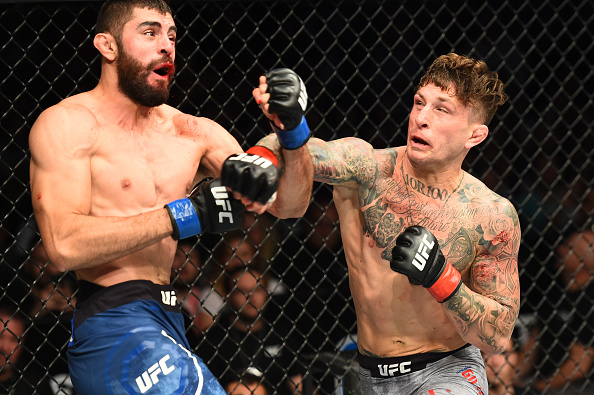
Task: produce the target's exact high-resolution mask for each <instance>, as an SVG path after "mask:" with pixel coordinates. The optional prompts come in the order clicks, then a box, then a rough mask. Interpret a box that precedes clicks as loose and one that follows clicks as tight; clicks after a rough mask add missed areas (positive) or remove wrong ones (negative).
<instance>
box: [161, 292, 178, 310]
mask: <svg viewBox="0 0 594 395" xmlns="http://www.w3.org/2000/svg"><path fill="white" fill-rule="evenodd" d="M161 300H162V301H163V304H166V305H168V306H175V305H176V304H177V296H176V294H175V291H161Z"/></svg>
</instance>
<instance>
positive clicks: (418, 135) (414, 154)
mask: <svg viewBox="0 0 594 395" xmlns="http://www.w3.org/2000/svg"><path fill="white" fill-rule="evenodd" d="M503 87H504V84H503V83H502V82H501V81H500V80H499V78H498V75H497V74H496V73H495V72H492V71H489V70H488V68H487V65H486V64H485V63H484V62H483V61H478V60H475V59H471V58H468V57H465V56H460V55H457V54H453V53H451V54H448V55H444V56H440V57H439V58H437V59H436V60H435V61H434V62H433V64H432V65H431V66H430V67H429V68H428V70H427V71H426V74H425V75H424V76H423V77H422V78H421V81H420V83H419V85H418V86H417V90H416V93H415V95H414V103H413V107H412V110H411V112H410V117H409V123H408V136H407V143H406V146H404V147H397V148H388V149H374V148H373V147H372V146H371V145H370V144H368V143H366V142H365V141H362V140H360V139H357V138H345V139H340V140H336V141H330V142H325V141H322V140H320V139H315V138H314V139H311V140H310V141H309V143H308V144H307V147H308V149H309V152H310V155H311V157H312V161H313V165H314V172H315V174H314V179H315V180H316V181H320V182H326V183H328V184H332V185H333V186H334V200H335V204H336V208H337V209H338V212H339V215H340V226H341V230H342V239H343V243H344V249H345V254H346V259H347V262H348V268H349V275H350V276H349V280H350V287H351V292H352V295H353V300H354V303H355V308H356V312H357V317H358V319H357V329H358V348H359V362H360V366H361V369H360V376H361V392H362V393H363V394H430V395H438V394H446V393H447V394H449V395H452V394H464V395H465V394H486V393H487V387H488V386H487V379H486V373H485V369H484V364H483V360H482V356H481V352H480V351H479V350H481V351H483V352H484V353H485V354H494V353H500V352H502V351H503V350H504V348H505V346H506V344H507V343H508V341H509V339H510V336H511V333H512V328H513V326H514V322H515V321H516V318H517V315H518V310H519V307H520V300H519V299H520V288H519V279H518V268H517V260H518V248H519V243H520V225H519V221H518V217H517V214H516V211H515V209H514V207H513V206H512V205H511V203H510V202H509V201H508V200H506V199H504V198H502V197H501V196H499V195H497V194H496V193H494V192H493V191H491V190H489V189H488V188H487V187H486V186H485V184H483V183H482V182H481V181H480V180H478V179H477V178H475V177H474V176H472V175H470V174H469V173H467V172H465V171H463V170H462V162H463V160H464V158H465V156H466V154H467V153H468V151H469V150H470V149H471V148H472V147H474V146H476V145H478V144H480V143H481V142H482V141H483V140H485V139H486V138H487V135H488V132H489V129H488V127H487V125H488V124H489V122H490V121H491V119H492V118H493V115H494V113H495V111H496V109H497V108H498V107H499V106H500V105H502V104H503V103H504V102H505V101H506V100H507V95H506V94H505V93H504V92H503ZM254 97H255V99H256V101H258V102H259V103H260V104H261V107H262V109H263V111H264V113H265V114H266V116H268V117H269V118H270V119H271V120H272V121H274V120H275V114H274V108H273V107H271V106H270V105H269V103H268V100H269V93H268V86H267V85H266V81H265V79H264V80H262V79H261V85H260V86H259V87H258V89H256V90H255V91H254ZM259 145H266V146H267V147H269V148H271V149H273V150H275V151H278V144H277V143H276V139H275V137H274V136H273V135H271V136H269V137H266V138H265V139H264V141H261V142H260V143H259Z"/></svg>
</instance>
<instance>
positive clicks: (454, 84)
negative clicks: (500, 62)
mask: <svg viewBox="0 0 594 395" xmlns="http://www.w3.org/2000/svg"><path fill="white" fill-rule="evenodd" d="M430 83H431V84H434V85H435V86H437V87H439V88H441V89H443V90H446V91H450V93H451V94H453V95H454V96H456V98H458V100H460V101H461V102H462V103H463V104H464V105H471V106H472V107H473V109H474V111H473V115H472V116H473V117H474V119H473V120H474V121H477V122H481V123H483V124H484V125H488V124H489V123H490V122H491V120H492V119H493V116H494V115H495V112H496V111H497V108H499V106H501V105H502V104H503V103H505V102H506V100H507V99H508V95H507V94H506V93H505V92H503V89H504V87H505V84H504V83H503V82H501V80H499V76H498V74H497V73H496V72H494V71H490V70H489V68H488V67H487V64H486V63H485V62H483V61H482V60H476V59H473V58H470V57H467V56H464V55H458V54H455V53H449V54H447V55H441V56H440V57H438V58H437V59H435V60H434V61H433V63H432V64H431V66H429V68H428V69H427V71H426V72H425V75H424V76H423V77H422V78H421V80H420V82H419V85H418V86H417V90H419V89H420V88H422V87H424V86H425V85H427V84H430Z"/></svg>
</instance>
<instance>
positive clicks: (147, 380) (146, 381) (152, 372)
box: [136, 354, 175, 394]
mask: <svg viewBox="0 0 594 395" xmlns="http://www.w3.org/2000/svg"><path fill="white" fill-rule="evenodd" d="M169 358H170V357H169V354H167V355H165V356H164V357H163V358H161V359H160V360H159V362H157V363H156V364H154V365H153V366H151V367H150V368H148V370H146V371H145V372H143V373H142V375H140V376H138V377H136V384H138V388H139V389H140V392H141V393H143V394H144V393H145V392H146V391H148V390H150V389H151V388H152V387H153V385H155V384H157V383H158V382H159V377H158V376H159V374H161V373H162V374H163V376H167V375H168V374H169V373H171V372H173V371H174V370H175V366H167V364H166V362H167V360H169Z"/></svg>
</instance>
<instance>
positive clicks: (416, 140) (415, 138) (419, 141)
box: [411, 136, 429, 145]
mask: <svg viewBox="0 0 594 395" xmlns="http://www.w3.org/2000/svg"><path fill="white" fill-rule="evenodd" d="M411 140H412V142H413V143H415V144H420V145H429V143H427V142H426V141H425V140H423V139H421V138H419V137H416V136H415V137H413V138H412V139H411Z"/></svg>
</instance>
